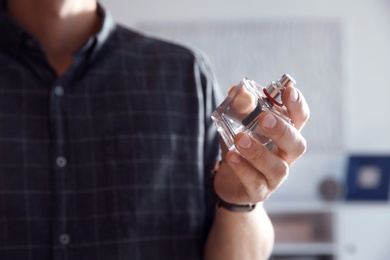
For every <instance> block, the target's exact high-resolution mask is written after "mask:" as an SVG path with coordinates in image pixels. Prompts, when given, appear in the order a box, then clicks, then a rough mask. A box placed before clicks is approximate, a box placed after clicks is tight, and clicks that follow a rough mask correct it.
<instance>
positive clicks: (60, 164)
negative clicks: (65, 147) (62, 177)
mask: <svg viewBox="0 0 390 260" xmlns="http://www.w3.org/2000/svg"><path fill="white" fill-rule="evenodd" d="M56 164H57V166H58V167H60V168H62V167H65V166H66V159H65V157H62V156H59V157H57V159H56Z"/></svg>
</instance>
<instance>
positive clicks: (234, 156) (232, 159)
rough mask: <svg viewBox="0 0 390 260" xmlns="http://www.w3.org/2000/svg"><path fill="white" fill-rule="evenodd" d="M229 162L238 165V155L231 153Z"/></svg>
mask: <svg viewBox="0 0 390 260" xmlns="http://www.w3.org/2000/svg"><path fill="white" fill-rule="evenodd" d="M230 161H231V162H232V163H234V164H239V163H240V162H241V158H240V156H239V155H237V154H234V153H233V154H232V155H230Z"/></svg>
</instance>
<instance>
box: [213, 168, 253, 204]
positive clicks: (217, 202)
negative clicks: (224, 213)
mask: <svg viewBox="0 0 390 260" xmlns="http://www.w3.org/2000/svg"><path fill="white" fill-rule="evenodd" d="M221 163H222V161H220V162H219V163H218V164H217V165H216V167H214V169H213V170H212V171H211V175H210V190H211V192H212V195H213V198H214V201H215V206H216V207H217V208H224V209H226V210H228V211H233V212H250V211H252V210H254V209H255V208H256V204H251V203H247V204H236V203H231V202H228V201H225V200H224V199H222V198H221V197H220V196H218V194H217V192H216V191H215V186H214V180H215V177H216V175H217V173H218V170H219V165H220V164H221Z"/></svg>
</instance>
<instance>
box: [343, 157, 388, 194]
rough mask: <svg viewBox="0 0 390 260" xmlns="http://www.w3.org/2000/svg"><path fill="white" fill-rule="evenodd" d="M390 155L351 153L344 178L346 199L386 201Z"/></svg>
mask: <svg viewBox="0 0 390 260" xmlns="http://www.w3.org/2000/svg"><path fill="white" fill-rule="evenodd" d="M389 189H390V156H384V155H351V156H350V157H349V161H348V170H347V178H346V194H345V198H346V200H347V201H387V200H389Z"/></svg>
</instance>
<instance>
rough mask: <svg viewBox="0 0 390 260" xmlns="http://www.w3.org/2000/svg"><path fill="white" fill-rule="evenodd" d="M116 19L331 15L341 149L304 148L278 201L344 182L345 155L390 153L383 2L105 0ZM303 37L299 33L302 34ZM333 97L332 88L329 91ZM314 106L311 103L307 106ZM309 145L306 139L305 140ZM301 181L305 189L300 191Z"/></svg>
mask: <svg viewBox="0 0 390 260" xmlns="http://www.w3.org/2000/svg"><path fill="white" fill-rule="evenodd" d="M102 3H103V4H104V5H106V6H107V7H108V8H109V9H110V10H111V12H112V13H113V15H114V17H115V18H116V19H117V20H118V21H119V22H121V23H123V24H125V25H128V26H131V27H135V28H137V27H138V26H139V25H140V24H143V23H150V22H159V21H163V22H175V23H179V24H180V23H185V22H208V21H210V22H212V21H222V22H225V21H228V22H242V21H264V20H270V21H273V20H278V19H284V20H289V19H290V20H311V19H312V20H313V21H314V20H319V19H320V20H321V19H323V20H337V21H339V22H340V23H341V26H342V52H341V53H342V57H341V60H342V70H343V75H344V76H343V85H342V86H339V88H340V92H339V93H341V94H343V99H342V106H341V107H342V109H341V111H340V113H341V114H342V118H343V124H342V131H341V132H342V135H343V140H344V141H343V145H342V147H343V149H340V150H339V151H337V152H332V153H323V154H318V153H313V154H311V153H309V154H307V155H305V156H304V158H302V160H301V161H299V162H298V163H297V164H296V165H295V166H294V167H293V168H292V170H291V175H293V176H291V177H290V178H289V180H288V181H287V183H286V184H285V185H283V186H282V188H281V189H280V191H278V192H277V193H276V194H275V195H274V197H275V198H276V199H284V198H289V199H291V198H294V197H295V198H296V199H297V200H302V199H303V198H305V199H308V198H313V199H315V200H316V199H318V194H317V185H318V183H319V181H320V180H321V179H322V178H323V177H325V176H328V175H332V176H334V177H335V178H337V179H339V180H343V178H344V173H345V167H346V165H345V162H346V157H347V156H348V154H350V153H390V138H389V137H388V133H390V119H389V116H387V112H388V111H390V102H389V101H388V99H389V96H390V80H389V79H388V77H390V76H387V75H389V68H390V16H389V15H388V14H389V13H390V1H389V0H359V1H354V0H341V1H340V0H328V1H320V0H295V1H291V0H274V1H265V0H247V1H236V0H235V1H233V0H213V1H206V0H198V1H183V0H167V1H152V0H143V1H137V2H135V1H126V2H125V1H123V0H122V1H121V0H110V1H109V0H104V1H102ZM302 40H303V41H304V39H302ZM335 95H337V93H335ZM310 105H311V106H312V107H314V106H315V105H316V104H310ZM309 145H310V144H309ZM302 183H304V184H305V185H306V187H307V188H306V189H302Z"/></svg>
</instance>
